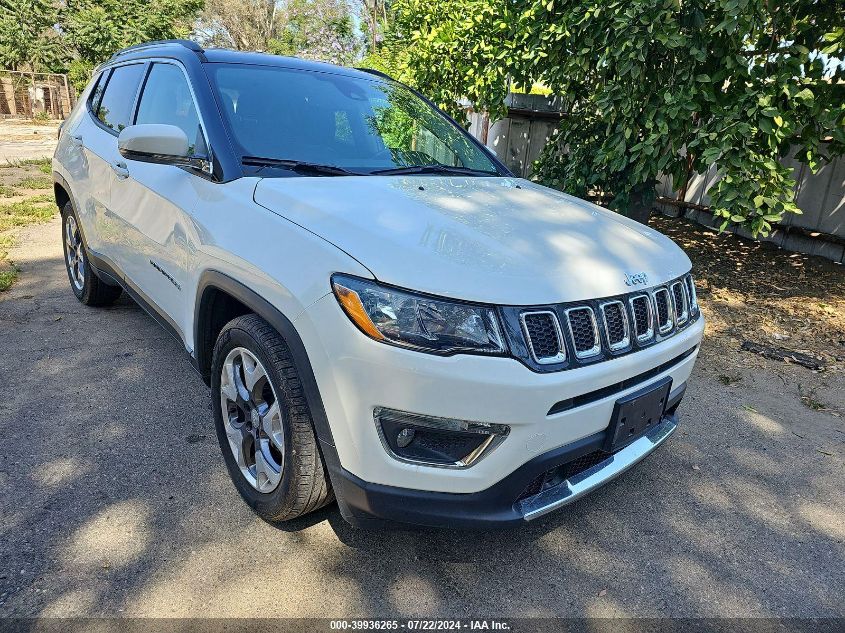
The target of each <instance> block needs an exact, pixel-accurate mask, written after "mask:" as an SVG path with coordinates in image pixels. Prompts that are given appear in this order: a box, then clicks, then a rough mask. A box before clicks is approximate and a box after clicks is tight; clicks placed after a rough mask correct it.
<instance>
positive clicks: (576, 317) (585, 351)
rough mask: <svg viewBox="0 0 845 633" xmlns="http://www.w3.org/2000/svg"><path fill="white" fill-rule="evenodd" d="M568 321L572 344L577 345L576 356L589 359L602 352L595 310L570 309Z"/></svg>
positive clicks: (588, 308) (584, 307)
mask: <svg viewBox="0 0 845 633" xmlns="http://www.w3.org/2000/svg"><path fill="white" fill-rule="evenodd" d="M566 319H567V321H568V322H569V333H570V334H571V335H572V343H573V344H574V345H575V356H576V357H578V358H588V357H590V356H595V355H596V354H598V353H599V352H600V351H601V341H600V340H599V329H598V325H597V324H596V315H595V314H594V313H593V309H592V308H590V307H589V306H583V307H578V308H569V309H568V310H567V311H566Z"/></svg>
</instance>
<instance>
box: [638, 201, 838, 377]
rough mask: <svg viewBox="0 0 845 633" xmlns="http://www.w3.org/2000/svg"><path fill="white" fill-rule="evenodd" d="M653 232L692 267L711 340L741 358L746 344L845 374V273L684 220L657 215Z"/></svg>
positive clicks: (812, 258)
mask: <svg viewBox="0 0 845 633" xmlns="http://www.w3.org/2000/svg"><path fill="white" fill-rule="evenodd" d="M651 225H652V226H653V227H654V228H656V229H657V230H659V231H661V232H662V233H665V234H666V235H668V236H669V237H671V238H672V239H673V240H675V241H676V242H677V243H678V244H679V245H680V246H681V247H682V248H683V249H684V250H685V251H686V252H687V254H688V255H689V257H690V259H691V260H692V262H693V273H694V275H695V279H696V290H697V292H698V296H699V300H700V302H701V305H702V310H703V311H704V314H705V316H706V318H707V329H706V333H705V335H706V337H707V338H708V339H709V340H710V341H712V342H714V343H717V342H718V345H719V346H720V347H721V348H722V349H724V350H725V351H726V352H727V351H731V352H734V351H735V352H737V354H741V355H748V354H750V353H749V352H745V351H740V345H741V344H742V342H743V341H752V342H755V343H759V344H761V345H768V346H774V347H778V348H787V349H790V350H793V351H796V352H800V353H804V354H809V355H811V356H815V357H817V358H820V359H822V360H823V361H824V362H825V364H826V365H828V367H829V368H830V369H832V370H837V369H838V370H840V371H841V370H842V369H843V368H845V267H843V266H842V265H840V264H835V263H833V262H831V261H830V260H828V259H824V258H822V257H816V256H813V255H804V254H801V253H790V252H789V251H784V250H782V249H779V248H777V247H776V246H774V245H772V244H769V243H761V242H754V241H752V240H747V239H744V238H742V237H739V236H736V235H734V234H732V233H722V234H720V233H718V232H717V231H714V230H713V229H709V228H707V227H704V226H701V225H699V224H696V223H694V222H691V221H689V220H686V219H682V218H665V217H662V216H656V217H654V218H653V219H652V221H651Z"/></svg>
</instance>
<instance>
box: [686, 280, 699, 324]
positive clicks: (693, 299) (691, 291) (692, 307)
mask: <svg viewBox="0 0 845 633" xmlns="http://www.w3.org/2000/svg"><path fill="white" fill-rule="evenodd" d="M684 283H685V284H686V287H687V296H688V297H689V313H690V316H692V315H693V314H695V313H696V312H698V295H697V294H696V293H695V281H693V279H692V275H687V276H686V277H685V278H684Z"/></svg>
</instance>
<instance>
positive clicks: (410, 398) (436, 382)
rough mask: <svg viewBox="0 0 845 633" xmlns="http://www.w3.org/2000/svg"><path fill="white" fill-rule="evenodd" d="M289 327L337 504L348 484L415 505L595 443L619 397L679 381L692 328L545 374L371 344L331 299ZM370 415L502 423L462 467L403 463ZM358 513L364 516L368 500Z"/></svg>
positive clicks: (508, 363) (687, 368) (696, 334)
mask: <svg viewBox="0 0 845 633" xmlns="http://www.w3.org/2000/svg"><path fill="white" fill-rule="evenodd" d="M294 325H295V326H296V329H297V331H298V333H299V335H300V336H301V338H302V341H303V343H304V347H305V349H307V350H308V357H309V360H310V362H311V365H312V368H313V370H314V377H315V379H316V383H317V385H316V386H317V388H318V391H319V396H320V399H321V400H322V403H323V405H324V408H325V413H326V418H327V422H328V426H330V427H331V432H330V434H322V435H321V436H320V440H321V442H323V443H324V452H326V451H331V452H334V453H335V454H336V455H337V460H338V464H339V465H338V467H337V468H336V469H333V470H334V472H332V477H333V481H334V480H335V479H337V478H340V479H342V480H343V481H340V482H339V483H337V484H336V486H335V487H336V488H337V492H338V496H343V494H344V492H343V488H345V487H349V486H347V485H346V482H347V481H350V482H353V483H354V484H356V485H355V486H351V488H352V489H351V490H350V492H349V495H351V496H353V497H354V496H357V497H360V496H361V495H360V494H359V493H356V492H355V491H354V488H361V486H362V485H363V488H364V490H366V491H372V490H381V489H382V488H384V489H385V490H387V491H388V492H389V491H391V490H397V489H398V490H401V491H403V492H402V493H401V495H400V496H405V497H407V496H408V495H410V494H412V493H415V492H419V493H420V494H422V495H423V497H425V495H427V494H429V493H435V494H436V493H443V494H446V495H453V494H455V495H457V496H458V498H461V499H463V500H464V501H466V500H467V499H468V497H467V496H466V495H469V494H480V495H484V494H487V492H488V491H489V490H491V489H494V487H495V486H496V485H499V484H500V483H501V482H504V481H506V480H511V478H512V477H513V476H514V474H515V473H516V472H518V471H520V469H522V468H525V467H526V466H527V465H529V464H535V463H542V460H544V459H546V458H547V457H548V456H549V455H562V454H566V453H568V452H569V451H571V450H572V448H573V447H577V446H579V444H580V443H582V442H588V443H589V442H590V441H591V439H590V438H595V437H599V436H600V435H601V434H603V433H604V431H605V429H606V428H607V426H608V423H609V421H610V418H611V415H612V412H613V408H614V404H615V402H616V400H618V399H619V398H621V397H624V396H626V395H628V394H630V393H633V392H634V391H636V390H638V389H640V388H642V387H643V386H645V385H646V384H650V383H652V382H655V381H658V380H660V379H662V378H665V377H670V378H671V379H672V384H673V385H674V386H675V387H676V388H677V386H679V385H683V384H685V383H686V382H687V379H688V378H689V376H690V373H691V372H692V368H693V365H694V363H695V359H696V356H697V352H698V344H699V343H700V341H701V336H702V332H703V329H704V320H703V318H701V317H699V318H698V319H697V320H696V321H695V322H694V323H692V324H690V325H689V326H688V327H686V328H685V329H684V330H683V331H681V332H678V333H677V334H675V335H674V336H672V337H671V338H669V339H667V340H665V341H663V342H661V343H659V344H657V345H654V346H651V347H649V348H646V349H643V350H640V351H637V352H636V353H632V354H626V355H624V356H620V357H618V358H613V359H611V360H607V361H604V362H601V363H595V364H593V365H590V366H586V367H582V368H578V369H573V370H568V371H561V372H552V373H545V374H540V373H536V372H533V371H531V370H530V369H528V368H527V367H525V366H524V365H523V364H522V363H520V362H519V361H517V360H514V359H510V358H495V357H484V356H471V355H456V356H452V357H442V356H433V355H430V354H423V353H420V352H416V351H411V350H405V349H400V348H397V347H392V346H389V345H385V344H383V343H379V342H377V341H373V340H371V339H369V338H368V337H366V336H364V335H363V334H361V332H359V331H358V330H357V328H356V327H355V326H354V325H353V324H352V323H351V322H350V320H349V319H348V318H347V317H346V315H345V314H343V312H342V310H341V308H340V306H339V305H338V303H337V301H336V300H335V298H334V296H333V295H327V296H325V297H324V298H322V299H321V300H319V301H317V302H316V303H315V304H313V305H312V306H311V307H310V308H308V310H306V311H305V312H304V313H303V314H302V315H301V316H300V317H299V318H297V319H296V320H295V322H294ZM379 407H384V408H388V409H394V410H397V411H407V412H412V413H417V414H421V415H426V416H435V417H442V418H452V419H456V420H468V421H476V422H483V423H491V424H503V425H507V426H508V427H509V428H510V432H509V434H508V436H507V438H506V439H505V440H504V441H503V442H502V443H501V444H500V445H499V446H497V447H496V448H495V449H494V450H492V451H490V452H489V454H487V455H485V456H484V458H483V459H481V460H479V461H478V463H476V464H474V465H472V466H471V467H469V468H463V469H459V470H458V469H450V468H438V467H432V466H424V465H420V464H414V463H405V462H402V461H399V460H397V459H395V458H394V457H392V456H391V455H390V454H388V452H387V451H386V450H385V447H384V445H383V444H382V440H381V438H380V435H379V431H378V429H377V427H376V423H375V421H374V419H373V412H374V410H376V409H377V408H379ZM538 460H539V461H538ZM327 461H331V460H329V459H327ZM535 474H536V473H535ZM513 481H516V480H513ZM363 482H366V483H363ZM519 492H521V491H519ZM519 492H517V494H519ZM388 496H390V495H388ZM514 498H515V497H514ZM359 505H362V506H363V507H365V508H366V507H368V502H362V503H361V504H359ZM412 522H413V521H412Z"/></svg>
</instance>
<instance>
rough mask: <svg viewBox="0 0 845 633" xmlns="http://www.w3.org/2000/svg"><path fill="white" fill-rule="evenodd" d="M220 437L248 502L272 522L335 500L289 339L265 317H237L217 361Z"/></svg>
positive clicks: (214, 389) (220, 341)
mask: <svg viewBox="0 0 845 633" xmlns="http://www.w3.org/2000/svg"><path fill="white" fill-rule="evenodd" d="M211 394H212V406H213V409H214V422H215V426H216V429H217V440H218V441H219V443H220V450H221V451H222V452H223V458H224V460H225V462H226V467H227V469H228V470H229V475H230V476H231V478H232V482H233V483H234V484H235V488H237V490H238V492H239V493H240V495H241V497H243V499H244V501H246V503H247V504H248V505H249V506H250V507H251V508H252V509H253V510H254V511H255V512H256V513H257V514H258V515H259V516H261V517H262V518H264V519H265V520H267V521H270V522H272V523H277V522H282V521H288V520H290V519H294V518H296V517H299V516H302V515H304V514H308V513H309V512H313V511H314V510H317V509H319V508H321V507H323V506H325V505H327V504H328V503H330V502H331V501H332V500H333V499H334V495H333V493H332V489H331V484H330V482H329V479H328V476H327V474H326V470H325V466H324V464H323V458H322V455H321V454H320V449H319V447H318V445H317V438H316V436H315V435H314V426H313V424H312V421H311V412H310V410H309V408H308V403H307V401H306V400H305V395H304V393H303V391H302V382H301V381H300V379H299V373H298V372H297V369H296V366H295V365H294V363H293V360H292V358H291V355H290V350H289V349H288V346H287V344H286V343H285V341H284V339H283V338H282V337H281V336H280V335H279V333H278V332H276V330H274V329H273V327H272V326H270V324H268V323H267V321H265V320H264V319H262V318H261V317H259V316H258V315H255V314H247V315H244V316H240V317H238V318H236V319H234V320H233V321H230V322H229V323H228V324H226V326H225V327H224V328H223V330H222V331H221V332H220V335H219V336H218V338H217V343H216V344H215V346H214V352H213V356H212V361H211Z"/></svg>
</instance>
